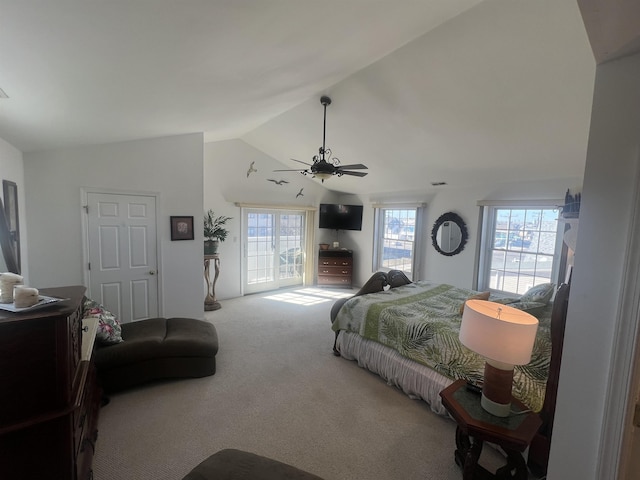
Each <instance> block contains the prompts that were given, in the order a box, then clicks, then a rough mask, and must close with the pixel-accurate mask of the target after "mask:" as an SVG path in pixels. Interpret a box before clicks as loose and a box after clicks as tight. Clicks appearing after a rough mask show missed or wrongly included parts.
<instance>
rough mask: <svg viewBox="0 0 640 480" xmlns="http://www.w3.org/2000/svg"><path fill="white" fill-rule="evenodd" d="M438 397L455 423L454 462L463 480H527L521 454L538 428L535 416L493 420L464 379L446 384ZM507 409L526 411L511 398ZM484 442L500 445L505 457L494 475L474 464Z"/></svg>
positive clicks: (528, 415)
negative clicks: (510, 404) (511, 401)
mask: <svg viewBox="0 0 640 480" xmlns="http://www.w3.org/2000/svg"><path fill="white" fill-rule="evenodd" d="M440 397H441V398H442V404H443V405H444V407H445V408H446V409H447V411H448V412H449V413H450V414H451V416H452V417H453V418H454V420H455V421H456V422H457V424H458V426H457V428H456V452H455V461H456V464H457V465H458V466H460V467H462V472H463V473H462V478H463V480H478V479H482V480H483V479H511V480H527V478H528V475H529V473H528V471H527V465H526V463H525V461H524V458H523V457H522V453H521V452H524V451H525V450H526V448H527V446H528V445H529V443H531V440H532V439H533V437H534V435H535V434H536V432H537V431H538V429H539V428H540V425H542V420H541V419H540V417H539V415H537V414H535V413H532V412H529V413H519V414H514V415H510V416H508V417H504V418H503V417H496V416H495V415H492V414H490V413H489V412H487V411H485V410H484V409H483V408H482V406H481V405H480V394H479V393H476V392H472V391H470V390H468V389H467V386H466V382H465V381H464V380H457V381H456V382H454V383H452V384H451V385H449V386H448V387H447V388H445V389H444V390H442V391H441V392H440ZM511 408H512V409H513V410H514V411H518V412H526V411H527V407H526V406H525V405H524V404H523V403H522V402H519V401H517V400H515V399H514V400H513V403H512V406H511ZM484 442H491V443H495V444H496V445H498V446H500V447H501V448H502V449H503V450H504V452H505V454H506V456H507V458H506V465H505V466H503V467H500V468H498V469H497V470H496V473H495V475H494V474H492V473H491V472H489V471H488V470H487V469H485V468H484V467H482V466H481V465H479V464H478V459H479V458H480V453H481V452H482V445H483V443H484Z"/></svg>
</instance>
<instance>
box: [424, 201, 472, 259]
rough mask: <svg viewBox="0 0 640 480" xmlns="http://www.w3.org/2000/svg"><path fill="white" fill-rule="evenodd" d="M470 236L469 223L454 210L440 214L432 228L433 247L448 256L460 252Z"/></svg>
mask: <svg viewBox="0 0 640 480" xmlns="http://www.w3.org/2000/svg"><path fill="white" fill-rule="evenodd" d="M468 237H469V233H468V232H467V225H466V224H465V223H464V220H462V218H461V217H460V215H458V214H456V213H453V212H447V213H443V214H442V215H440V217H439V218H438V219H437V220H436V221H435V223H434V224H433V229H432V230H431V242H432V243H433V248H435V249H436V250H437V251H438V252H440V253H441V254H442V255H446V256H448V257H450V256H452V255H457V254H458V253H460V252H461V251H462V250H463V249H464V246H465V244H466V243H467V238H468Z"/></svg>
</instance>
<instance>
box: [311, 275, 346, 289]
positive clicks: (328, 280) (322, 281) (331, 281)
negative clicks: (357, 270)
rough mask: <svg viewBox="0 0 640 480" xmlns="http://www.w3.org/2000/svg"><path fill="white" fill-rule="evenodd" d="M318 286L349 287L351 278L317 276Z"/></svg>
mask: <svg viewBox="0 0 640 480" xmlns="http://www.w3.org/2000/svg"><path fill="white" fill-rule="evenodd" d="M318 285H342V286H347V287H350V286H351V276H349V277H335V276H328V275H319V276H318Z"/></svg>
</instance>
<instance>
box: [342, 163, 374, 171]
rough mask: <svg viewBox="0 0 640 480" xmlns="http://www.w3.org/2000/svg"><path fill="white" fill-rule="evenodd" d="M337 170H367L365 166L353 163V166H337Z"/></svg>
mask: <svg viewBox="0 0 640 480" xmlns="http://www.w3.org/2000/svg"><path fill="white" fill-rule="evenodd" d="M338 168H339V169H340V170H342V169H343V168H348V169H350V170H362V169H366V168H368V167H367V166H366V165H362V164H361V163H354V164H353V165H338Z"/></svg>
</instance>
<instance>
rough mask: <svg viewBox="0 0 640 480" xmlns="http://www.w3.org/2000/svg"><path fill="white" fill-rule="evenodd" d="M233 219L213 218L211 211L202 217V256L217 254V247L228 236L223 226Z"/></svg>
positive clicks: (222, 216) (224, 217) (213, 214)
mask: <svg viewBox="0 0 640 480" xmlns="http://www.w3.org/2000/svg"><path fill="white" fill-rule="evenodd" d="M232 218H233V217H226V216H224V215H220V216H218V217H216V216H215V213H214V212H213V210H209V211H208V212H207V213H206V214H205V216H204V238H205V239H206V240H205V241H204V254H205V255H215V254H216V253H218V245H219V243H220V242H224V241H225V239H226V238H227V235H229V230H227V229H226V228H225V227H224V226H225V225H226V223H227V222H228V221H229V220H231V219H232Z"/></svg>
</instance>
